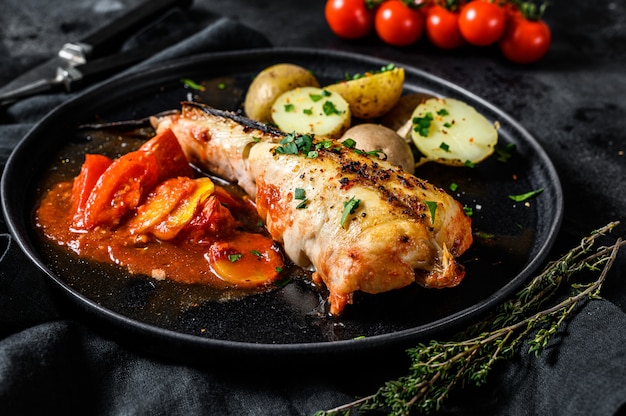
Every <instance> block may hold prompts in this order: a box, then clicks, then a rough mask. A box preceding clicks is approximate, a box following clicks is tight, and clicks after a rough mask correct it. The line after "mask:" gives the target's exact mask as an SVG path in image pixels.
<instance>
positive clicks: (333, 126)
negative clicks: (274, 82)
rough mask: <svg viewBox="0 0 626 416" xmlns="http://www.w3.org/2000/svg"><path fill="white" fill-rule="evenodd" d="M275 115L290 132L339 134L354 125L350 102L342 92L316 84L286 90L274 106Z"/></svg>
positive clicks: (281, 126)
mask: <svg viewBox="0 0 626 416" xmlns="http://www.w3.org/2000/svg"><path fill="white" fill-rule="evenodd" d="M271 118H272V121H273V122H274V124H276V125H277V126H278V128H279V129H281V130H282V131H284V132H286V133H291V132H295V133H301V134H304V133H312V134H316V135H320V136H331V137H339V136H341V134H342V133H343V132H344V131H346V130H347V129H348V128H349V127H350V123H351V121H352V118H351V115H350V106H349V105H348V102H347V101H346V100H344V99H343V98H342V97H341V95H339V94H336V93H333V92H330V91H328V90H325V89H321V88H316V87H302V88H296V89H294V90H291V91H287V92H284V93H282V94H281V95H280V96H279V97H278V98H277V99H276V101H274V104H273V105H272V108H271Z"/></svg>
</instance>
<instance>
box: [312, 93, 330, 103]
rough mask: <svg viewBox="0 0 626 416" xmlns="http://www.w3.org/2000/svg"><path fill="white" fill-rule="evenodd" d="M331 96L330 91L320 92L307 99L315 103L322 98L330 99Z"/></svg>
mask: <svg viewBox="0 0 626 416" xmlns="http://www.w3.org/2000/svg"><path fill="white" fill-rule="evenodd" d="M331 94H332V93H331V92H330V91H327V90H322V93H321V94H309V98H311V100H312V101H314V102H317V101H319V100H321V99H322V98H324V97H330V96H331Z"/></svg>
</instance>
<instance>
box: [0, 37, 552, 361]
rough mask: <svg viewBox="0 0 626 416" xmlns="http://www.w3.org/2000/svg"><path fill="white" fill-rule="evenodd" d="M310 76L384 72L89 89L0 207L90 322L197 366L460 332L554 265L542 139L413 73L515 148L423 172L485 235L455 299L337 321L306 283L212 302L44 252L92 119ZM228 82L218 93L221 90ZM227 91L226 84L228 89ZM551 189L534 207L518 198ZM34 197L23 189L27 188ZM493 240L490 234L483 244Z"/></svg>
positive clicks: (387, 300)
mask: <svg viewBox="0 0 626 416" xmlns="http://www.w3.org/2000/svg"><path fill="white" fill-rule="evenodd" d="M279 62H291V63H295V64H299V65H302V66H305V67H307V68H310V69H311V70H313V71H314V72H315V74H316V75H317V76H318V78H320V79H321V80H322V81H323V82H332V81H336V80H339V79H342V78H343V77H344V76H345V74H346V73H352V74H354V73H362V72H365V71H367V70H372V69H378V68H380V67H382V66H384V65H386V64H387V63H388V62H383V61H380V60H377V59H373V58H369V57H364V56H360V55H351V54H346V53H334V52H330V51H315V50H307V49H269V50H254V51H246V52H234V53H219V54H210V55H203V56H197V57H193V58H189V59H184V60H182V61H177V62H173V63H166V64H162V65H159V66H157V67H154V68H151V69H148V70H145V71H142V72H139V73H133V74H130V75H125V76H122V77H117V78H115V79H113V80H111V81H109V82H106V83H105V84H103V85H100V86H97V87H95V88H92V89H90V90H88V91H86V92H85V93H84V94H81V95H80V96H78V97H77V98H75V99H72V100H70V101H68V102H67V103H65V104H64V105H62V106H60V107H59V108H57V109H56V110H54V111H53V112H51V113H50V114H49V115H47V116H46V117H45V118H44V119H43V120H41V122H39V123H38V124H37V125H36V126H35V127H34V128H33V129H32V130H31V131H30V132H29V133H28V134H27V135H26V137H25V138H24V139H23V140H22V142H21V143H20V144H19V145H18V146H17V148H16V149H15V151H14V153H13V154H12V155H11V157H10V159H9V161H8V163H7V165H6V169H5V172H4V175H3V178H2V179H3V183H2V203H3V208H4V213H5V216H6V219H7V221H8V225H9V227H10V230H11V232H12V233H13V234H14V236H15V237H16V239H17V240H18V242H19V244H20V245H21V247H22V249H23V250H24V251H25V253H26V254H27V255H28V256H29V257H30V259H31V260H32V261H33V262H34V263H35V264H36V265H37V266H38V267H39V268H41V270H42V271H43V272H44V273H45V274H46V275H47V276H49V278H50V279H51V280H52V282H54V283H55V284H56V285H55V286H57V287H58V288H60V289H61V292H62V293H63V294H64V295H66V296H67V298H68V299H70V300H71V301H72V303H73V304H74V305H78V306H79V307H80V308H81V309H82V310H83V311H84V312H86V314H87V315H88V316H91V317H95V318H96V319H97V322H99V323H100V324H106V325H104V327H108V328H113V329H115V331H116V334H117V335H119V336H120V337H123V338H124V339H125V340H127V341H130V342H132V343H134V344H135V345H138V346H140V347H142V348H146V349H149V350H154V351H158V352H162V353H166V354H168V355H179V354H184V355H185V357H186V359H189V360H201V359H202V358H203V357H206V356H207V353H209V352H216V351H220V352H223V353H235V354H252V355H253V356H258V355H260V354H261V355H263V354H265V355H275V356H283V357H287V356H302V355H303V354H310V353H320V354H328V353H339V352H357V351H371V350H373V349H376V348H377V347H381V346H385V345H400V344H402V343H406V342H413V341H415V340H417V339H421V338H424V337H426V336H431V335H433V334H434V333H435V332H438V331H442V330H445V329H450V328H457V327H462V326H463V325H465V324H467V322H468V321H469V320H471V319H472V318H474V319H475V318H476V317H477V316H478V315H479V314H481V313H483V312H485V311H487V310H489V309H490V308H492V307H493V306H494V305H496V304H498V303H499V302H501V301H502V300H503V299H504V298H505V297H506V296H508V295H509V294H511V293H512V292H513V291H514V290H515V289H517V288H518V287H519V286H520V285H521V284H522V283H523V282H524V281H526V280H527V278H528V277H529V276H530V275H531V274H532V273H533V272H535V271H536V270H537V269H538V267H539V266H540V265H541V263H542V261H543V260H544V259H545V257H546V255H547V253H548V251H549V249H550V247H551V245H552V243H553V241H554V239H555V237H556V233H557V231H558V228H559V226H560V222H561V217H562V211H563V207H562V204H563V198H562V194H561V192H562V191H561V188H560V183H559V180H558V177H557V174H556V173H555V170H554V168H553V166H552V164H551V162H550V160H549V159H548V157H547V156H546V154H545V153H544V151H543V150H542V149H541V147H540V146H539V144H538V143H537V142H536V140H535V139H534V138H533V137H531V135H530V134H529V133H528V132H527V131H526V130H525V129H524V128H522V127H521V126H520V125H519V124H518V123H517V122H515V121H514V120H513V119H512V118H511V117H509V116H508V115H507V114H504V113H503V112H502V111H500V110H499V109H497V108H496V107H494V106H493V105H491V104H489V103H487V102H485V101H484V100H482V99H480V98H479V97H476V96H475V95H473V94H471V93H469V92H467V91H465V90H463V89H461V88H459V87H457V86H455V85H453V84H451V83H448V82H446V81H444V80H442V79H439V78H437V77H434V76H432V75H429V74H427V73H424V72H422V71H420V70H417V69H415V68H406V67H405V69H406V83H405V84H406V93H411V92H426V93H430V94H434V95H438V96H444V97H455V98H459V99H461V100H464V101H465V102H468V103H470V104H471V105H473V106H474V107H475V108H476V109H477V110H478V111H479V112H481V113H482V114H484V115H485V116H486V117H487V118H488V119H489V120H491V121H497V122H498V123H499V124H500V146H504V145H506V144H514V145H515V150H514V151H513V156H512V158H511V159H510V160H509V161H508V162H506V163H503V162H500V161H498V160H497V156H493V157H491V158H490V159H488V160H487V161H485V162H484V163H481V164H479V165H478V166H477V167H476V168H474V169H470V168H449V167H442V166H438V165H435V164H427V165H424V166H423V167H421V168H420V169H418V171H417V175H418V176H422V177H425V178H427V179H429V180H430V181H431V182H433V183H434V184H436V185H439V186H441V187H444V188H446V189H447V188H448V187H449V185H450V184H451V183H453V182H454V183H457V184H458V190H456V191H455V192H451V193H452V194H453V195H454V196H455V197H457V199H459V200H460V201H461V202H462V203H463V204H465V205H467V206H469V207H471V208H472V209H473V211H474V214H473V225H474V231H475V232H476V235H477V237H476V238H475V241H476V243H475V244H474V246H473V247H472V248H471V249H470V250H469V251H468V252H467V253H466V254H465V255H464V256H463V257H462V261H463V263H464V264H465V266H466V268H467V276H466V278H465V280H464V281H463V282H462V284H461V285H460V286H458V287H456V288H454V289H445V290H426V289H423V288H420V287H418V286H417V285H414V286H412V287H409V288H406V289H402V290H398V291H394V292H390V293H386V294H380V295H375V296H371V295H359V296H357V297H356V300H355V304H354V305H352V306H349V307H348V308H347V310H346V312H345V314H344V315H343V316H341V317H340V318H330V317H328V316H323V315H320V314H319V313H318V312H319V310H320V306H321V305H320V302H321V301H323V296H319V294H318V292H317V291H316V290H315V289H314V288H312V287H311V286H310V285H307V284H304V283H301V282H296V283H292V284H289V285H287V286H286V287H284V288H282V289H278V290H275V291H273V292H269V293H266V294H262V295H254V296H249V297H246V298H244V299H240V300H236V301H229V302H216V301H211V300H207V298H206V297H205V296H204V292H203V289H202V288H200V287H196V286H182V285H178V284H172V283H168V282H155V281H152V280H151V279H148V278H145V279H144V278H141V277H137V276H134V277H129V276H125V275H124V276H120V275H119V273H117V272H116V271H114V270H113V271H112V270H109V269H107V268H100V267H94V266H93V265H89V264H86V263H82V262H76V261H74V260H72V262H73V263H75V264H74V265H73V266H72V267H67V266H66V264H67V259H65V260H63V257H64V255H63V254H59V253H58V250H56V249H54V248H50V247H47V246H46V245H45V244H42V243H41V241H40V239H39V238H38V236H37V233H36V232H35V231H34V227H33V223H32V213H33V210H34V207H35V205H36V194H37V188H38V187H39V186H41V180H42V178H44V179H45V177H46V176H47V175H48V174H49V171H48V170H47V169H48V166H50V164H51V163H57V164H58V162H59V161H60V160H61V159H60V158H63V157H64V156H63V155H62V154H59V152H60V151H61V150H60V149H65V148H66V147H67V146H68V145H71V146H77V145H79V146H83V145H85V146H86V145H87V144H86V143H85V142H84V141H81V140H84V138H81V137H80V134H79V133H77V129H76V126H77V125H79V124H81V123H86V122H93V121H102V120H105V121H107V120H108V121H116V120H128V119H138V118H142V117H146V116H149V115H151V114H154V113H157V112H160V111H163V110H168V109H175V108H178V107H179V102H180V101H181V100H185V99H187V98H189V95H190V94H193V91H192V90H190V89H187V88H184V86H183V83H181V78H190V79H193V80H195V81H202V80H212V82H211V83H210V85H213V86H215V88H209V89H210V90H213V94H212V95H211V97H206V96H204V98H203V99H204V101H205V102H207V101H208V103H209V104H213V105H215V106H217V107H222V108H224V107H231V108H234V107H237V106H238V105H240V104H241V100H242V94H243V92H244V91H245V89H246V86H247V85H248V83H249V82H250V80H251V79H252V77H253V76H254V74H256V73H258V72H259V71H260V70H261V69H263V68H264V67H267V66H269V65H271V64H274V63H279ZM218 85H219V87H218ZM222 87H225V88H222ZM539 188H542V189H543V192H542V193H541V194H540V195H538V196H537V197H536V198H534V199H532V200H530V201H527V202H521V203H519V202H514V201H512V200H511V199H509V198H508V195H511V194H521V193H524V192H528V191H531V190H536V189H539ZM25 191H26V192H25ZM485 235H489V237H488V238H486V237H484V236H485Z"/></svg>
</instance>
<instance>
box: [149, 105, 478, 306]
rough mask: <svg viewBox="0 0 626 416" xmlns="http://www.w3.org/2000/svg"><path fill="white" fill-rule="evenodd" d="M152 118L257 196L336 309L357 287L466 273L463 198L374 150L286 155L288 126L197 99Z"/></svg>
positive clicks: (428, 283) (451, 279) (429, 281)
mask: <svg viewBox="0 0 626 416" xmlns="http://www.w3.org/2000/svg"><path fill="white" fill-rule="evenodd" d="M153 125H154V126H155V128H156V129H157V132H159V131H161V130H163V129H167V128H170V129H172V131H173V132H174V134H175V135H176V137H177V138H178V140H179V142H180V144H181V146H182V148H183V150H184V152H185V154H186V156H187V157H188V159H189V160H190V161H191V162H192V163H194V164H196V165H198V166H199V167H201V168H202V169H205V170H207V171H209V172H211V173H213V174H215V175H217V176H220V177H222V178H224V179H226V180H229V181H232V182H235V183H238V184H239V186H241V187H242V188H243V189H244V190H245V191H246V192H247V193H248V194H249V195H250V197H251V198H253V199H255V200H256V206H257V211H258V212H259V214H260V215H261V218H264V219H265V222H266V226H267V229H268V231H269V232H270V233H271V235H272V237H273V238H274V239H275V240H276V241H278V242H280V243H282V244H283V246H284V249H285V253H286V254H287V255H288V256H289V258H290V259H291V260H292V261H293V262H294V263H295V264H297V265H299V266H301V267H304V268H308V269H310V270H313V279H314V281H315V282H316V283H319V284H322V283H323V284H324V285H325V286H326V287H327V289H328V291H329V299H328V301H329V303H330V313H331V314H333V315H339V314H341V312H342V311H343V310H344V308H345V306H346V305H347V304H350V303H352V297H353V294H354V292H357V291H363V292H366V293H372V294H375V293H382V292H387V291H390V290H394V289H398V288H402V287H405V286H407V285H409V284H411V283H414V282H417V283H418V284H420V285H422V286H424V287H427V288H445V287H453V286H456V285H458V284H459V283H460V282H461V280H462V279H463V277H464V275H465V271H464V268H463V266H462V265H461V264H460V263H459V262H458V261H457V260H456V258H457V257H458V256H460V255H461V254H463V252H465V251H466V250H467V249H468V248H469V247H470V245H471V244H472V229H471V219H470V218H469V217H468V216H467V215H466V214H465V212H464V211H463V208H462V206H461V204H460V203H459V202H458V201H456V200H454V199H453V198H452V197H451V196H450V195H448V194H447V193H446V192H445V191H444V190H442V189H440V188H437V187H435V186H433V185H432V184H430V183H428V182H427V181H425V180H422V179H419V178H417V177H415V176H413V175H411V174H409V173H407V172H405V171H404V170H402V169H401V168H399V167H396V166H393V165H391V164H389V163H387V162H386V161H383V160H380V159H378V158H377V156H375V155H374V156H372V155H367V154H363V153H362V152H355V151H354V149H351V148H348V147H346V146H344V145H342V144H341V143H339V142H337V141H334V140H332V139H327V138H320V137H313V138H312V139H313V143H312V144H313V148H314V149H315V153H314V154H312V155H311V154H308V155H307V154H302V153H301V152H297V153H296V154H293V153H284V152H280V148H281V146H283V145H282V144H281V143H280V141H281V140H283V139H284V138H285V137H286V134H285V133H283V132H280V131H278V130H276V129H273V128H271V127H269V126H267V125H264V124H260V123H257V122H254V121H252V120H249V119H247V118H245V117H243V116H241V115H238V114H236V113H232V112H226V111H222V110H217V109H214V108H212V107H209V106H206V105H203V104H199V103H191V102H186V103H183V105H182V110H181V112H180V113H178V114H175V115H168V116H165V117H158V118H157V117H155V118H154V119H153ZM315 144H318V146H317V147H315ZM357 147H358V143H357ZM312 156H313V157H312Z"/></svg>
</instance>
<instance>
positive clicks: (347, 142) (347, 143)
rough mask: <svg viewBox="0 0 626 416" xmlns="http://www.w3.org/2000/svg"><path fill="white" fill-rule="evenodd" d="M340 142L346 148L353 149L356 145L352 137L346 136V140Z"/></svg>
mask: <svg viewBox="0 0 626 416" xmlns="http://www.w3.org/2000/svg"><path fill="white" fill-rule="evenodd" d="M341 144H343V145H344V146H346V147H347V148H348V149H354V148H355V147H356V142H355V141H354V139H350V138H347V139H346V140H344V141H343V142H341Z"/></svg>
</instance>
